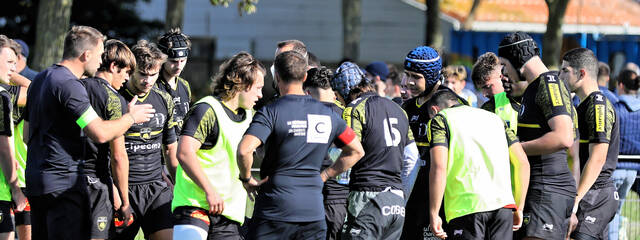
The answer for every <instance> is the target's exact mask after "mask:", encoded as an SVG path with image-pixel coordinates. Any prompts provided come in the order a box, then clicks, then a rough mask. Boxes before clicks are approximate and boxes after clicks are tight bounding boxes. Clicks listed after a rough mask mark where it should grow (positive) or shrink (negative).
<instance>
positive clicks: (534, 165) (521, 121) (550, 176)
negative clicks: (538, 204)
mask: <svg viewBox="0 0 640 240" xmlns="http://www.w3.org/2000/svg"><path fill="white" fill-rule="evenodd" d="M559 115H567V116H569V117H572V118H573V116H576V113H575V109H574V108H573V105H572V104H571V97H570V94H569V91H568V90H567V86H566V85H565V84H564V83H563V82H562V81H561V80H560V78H558V73H557V72H546V73H543V74H541V75H540V76H539V77H538V78H537V79H536V80H534V81H533V82H531V83H530V84H529V86H528V87H527V89H526V90H525V92H524V94H523V95H522V108H521V109H520V113H519V116H518V138H520V141H522V142H526V141H531V140H534V139H537V138H540V137H542V136H543V135H544V134H546V133H548V132H550V131H551V128H550V127H549V124H548V123H547V121H548V120H549V119H551V118H553V117H555V116H559ZM527 157H528V159H529V163H530V165H531V180H530V183H529V188H530V189H539V190H544V191H550V192H554V193H559V194H564V195H567V196H575V195H576V185H575V180H574V179H573V177H572V176H571V172H570V171H569V166H568V163H567V152H566V150H565V149H562V150H559V151H557V152H554V153H551V154H544V155H536V156H532V155H528V156H527Z"/></svg>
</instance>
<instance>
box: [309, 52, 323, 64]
mask: <svg viewBox="0 0 640 240" xmlns="http://www.w3.org/2000/svg"><path fill="white" fill-rule="evenodd" d="M308 54H309V60H308V63H309V66H311V67H320V66H321V64H320V60H318V57H316V55H315V54H313V53H312V52H308Z"/></svg>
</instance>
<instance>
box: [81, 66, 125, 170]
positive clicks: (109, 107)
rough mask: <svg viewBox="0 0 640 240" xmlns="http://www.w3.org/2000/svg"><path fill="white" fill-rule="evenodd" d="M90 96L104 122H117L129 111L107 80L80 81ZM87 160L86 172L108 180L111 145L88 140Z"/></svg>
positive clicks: (93, 105) (90, 79)
mask: <svg viewBox="0 0 640 240" xmlns="http://www.w3.org/2000/svg"><path fill="white" fill-rule="evenodd" d="M80 81H81V82H82V83H83V84H84V86H85V88H86V89H87V94H88V95H89V100H90V101H91V106H92V107H93V109H94V110H95V111H96V113H97V114H98V116H99V117H100V118H102V119H104V120H116V119H119V118H120V117H122V115H124V114H125V113H126V111H127V108H126V106H127V102H126V101H125V100H124V98H123V97H122V96H121V95H120V94H118V92H117V91H116V90H115V89H113V87H111V85H110V84H109V82H107V80H104V79H102V78H97V77H96V78H86V79H82V80H80ZM86 140H87V158H86V159H85V164H84V165H85V170H86V171H85V172H86V173H88V174H91V175H94V176H98V177H100V178H101V179H108V178H109V176H111V174H110V172H109V160H110V159H111V152H110V148H109V143H103V144H99V143H96V142H94V141H93V140H91V139H90V138H86Z"/></svg>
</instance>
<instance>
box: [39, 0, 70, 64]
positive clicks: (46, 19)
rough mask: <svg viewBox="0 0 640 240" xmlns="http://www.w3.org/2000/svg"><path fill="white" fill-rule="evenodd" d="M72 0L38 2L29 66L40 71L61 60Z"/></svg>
mask: <svg viewBox="0 0 640 240" xmlns="http://www.w3.org/2000/svg"><path fill="white" fill-rule="evenodd" d="M71 4H73V0H47V1H40V3H39V6H38V20H37V24H36V46H35V51H33V53H34V55H33V61H32V62H31V66H32V67H33V68H34V69H35V70H36V71H42V70H44V69H45V68H47V67H49V66H50V65H51V64H53V63H55V62H57V61H60V60H61V59H62V52H63V46H64V37H65V35H66V33H67V31H68V29H69V20H70V19H71Z"/></svg>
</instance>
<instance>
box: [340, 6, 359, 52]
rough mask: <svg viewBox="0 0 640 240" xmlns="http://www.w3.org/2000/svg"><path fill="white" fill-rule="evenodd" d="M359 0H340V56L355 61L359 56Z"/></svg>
mask: <svg viewBox="0 0 640 240" xmlns="http://www.w3.org/2000/svg"><path fill="white" fill-rule="evenodd" d="M360 10H361V0H342V32H343V37H342V39H343V44H342V57H343V58H348V59H351V60H352V61H357V60H358V58H359V57H360V33H361V31H362V23H361V12H360Z"/></svg>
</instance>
